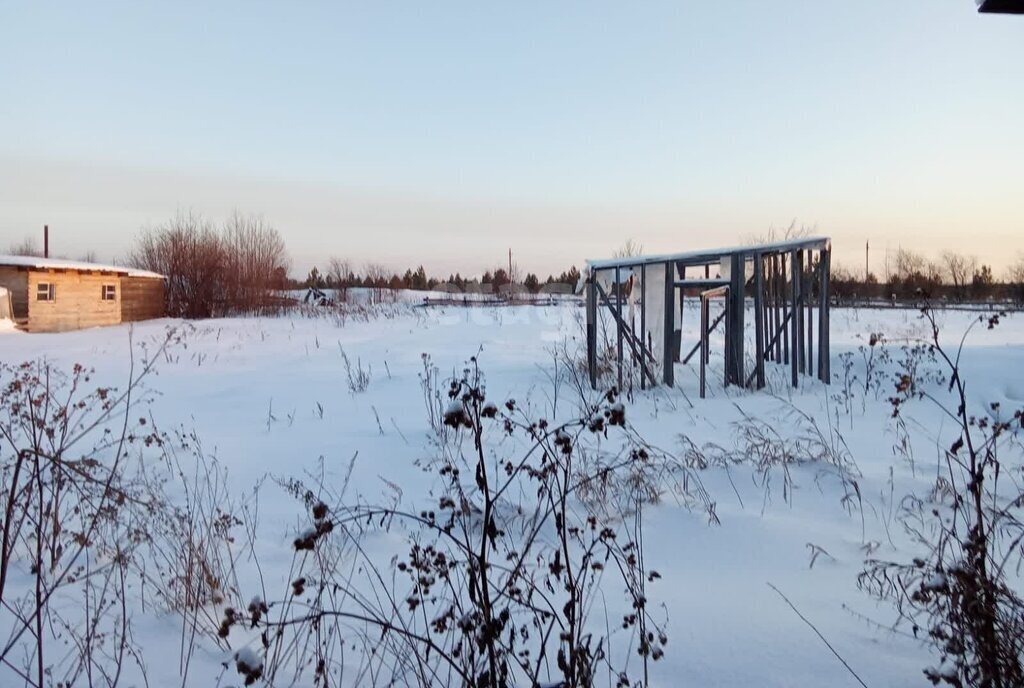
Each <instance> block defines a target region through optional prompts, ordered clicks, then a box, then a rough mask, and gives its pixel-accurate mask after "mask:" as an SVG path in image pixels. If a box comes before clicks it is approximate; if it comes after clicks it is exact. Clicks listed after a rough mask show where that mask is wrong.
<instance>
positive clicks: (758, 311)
mask: <svg viewBox="0 0 1024 688" xmlns="http://www.w3.org/2000/svg"><path fill="white" fill-rule="evenodd" d="M763 261H764V259H763V257H762V256H761V254H760V253H755V254H754V340H755V342H756V349H757V352H756V361H755V363H754V370H755V375H756V376H757V388H758V389H763V388H764V262H763Z"/></svg>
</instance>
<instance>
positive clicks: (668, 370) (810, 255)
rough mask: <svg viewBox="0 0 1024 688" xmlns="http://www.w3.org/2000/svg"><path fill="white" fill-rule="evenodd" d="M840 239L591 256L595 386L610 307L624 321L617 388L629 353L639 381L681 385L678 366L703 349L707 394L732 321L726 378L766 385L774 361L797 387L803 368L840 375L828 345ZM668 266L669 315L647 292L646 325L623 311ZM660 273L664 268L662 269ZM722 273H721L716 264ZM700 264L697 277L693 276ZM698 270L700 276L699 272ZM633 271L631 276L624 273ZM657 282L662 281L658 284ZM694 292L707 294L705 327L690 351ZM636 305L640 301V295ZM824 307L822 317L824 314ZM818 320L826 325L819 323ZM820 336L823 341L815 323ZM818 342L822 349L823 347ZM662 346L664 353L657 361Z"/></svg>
mask: <svg viewBox="0 0 1024 688" xmlns="http://www.w3.org/2000/svg"><path fill="white" fill-rule="evenodd" d="M831 254H832V242H831V240H830V239H829V238H828V237H807V238H800V239H793V240H787V241H780V242H774V243H767V244H758V245H751V246H739V247H733V248H723V249H712V250H702V251H690V252H685V253H674V254H667V255H656V256H630V257H626V258H615V259H611V260H592V261H588V263H587V267H588V274H587V280H586V313H587V364H588V368H589V374H590V384H591V386H593V387H594V389H597V386H598V377H599V375H598V341H599V338H598V335H599V331H598V329H599V327H600V325H601V322H600V319H599V318H598V313H599V311H600V309H601V308H602V307H603V308H605V309H607V311H608V312H609V313H610V314H611V319H612V322H613V324H614V327H615V345H614V346H615V352H614V353H615V364H616V373H617V380H618V385H619V387H620V388H621V387H622V384H623V365H624V360H625V357H626V356H627V355H628V356H629V357H630V362H631V363H632V364H633V365H634V366H636V368H637V369H638V370H639V373H640V385H641V387H646V386H647V384H648V383H649V384H651V385H656V384H658V380H657V377H656V375H655V372H656V368H657V366H659V365H660V367H661V382H663V383H664V384H666V385H668V386H670V387H671V386H674V385H675V364H676V363H677V362H680V361H681V362H682V363H684V364H685V363H688V362H689V361H690V359H691V358H692V357H693V356H694V355H695V354H697V353H699V354H700V391H701V397H703V396H704V394H705V386H706V365H707V363H708V362H709V360H710V344H709V341H710V335H711V333H712V332H713V331H714V330H715V329H716V328H717V327H718V326H719V324H721V323H724V324H725V351H724V358H725V384H726V385H742V386H746V387H756V388H757V389H760V388H763V387H764V386H765V363H766V362H768V361H773V362H775V363H783V364H786V365H788V366H790V370H791V380H792V385H793V386H794V387H797V386H799V381H800V376H801V375H815V374H817V377H818V379H819V380H821V381H822V382H824V383H825V384H829V381H830V380H831V368H830V346H829V345H830V342H829V274H830V263H831ZM652 266H655V267H658V268H660V269H661V270H663V273H664V275H665V278H664V295H665V299H664V312H663V313H651V312H649V309H648V304H646V303H644V302H643V301H645V300H646V299H641V300H640V303H639V310H640V323H639V328H637V323H635V322H633V319H632V318H630V319H629V322H627V317H626V316H625V315H624V312H623V309H624V306H625V304H626V303H627V299H629V298H630V294H629V292H630V291H631V290H632V289H633V288H636V287H637V286H638V285H637V277H639V288H640V290H641V291H640V293H641V294H645V295H646V294H648V293H650V292H649V290H648V284H647V281H648V275H647V273H648V271H649V269H650V268H651V267H652ZM661 270H659V272H661ZM713 270H714V271H715V272H717V273H718V274H716V275H715V277H712V276H711V275H712V271H713ZM688 271H694V272H695V273H696V275H695V276H693V277H690V276H688V275H687V272H688ZM691 274H692V273H691ZM624 275H628V276H629V277H628V281H627V280H626V279H624ZM655 288H657V287H656V286H655ZM687 292H689V293H691V294H695V295H697V296H699V298H700V304H701V325H700V336H699V341H698V342H697V344H696V345H695V346H694V347H693V348H692V349H691V350H690V351H689V353H688V354H687V355H686V356H685V357H682V358H681V357H680V354H681V352H682V327H681V326H682V323H681V322H679V323H677V322H676V309H677V307H678V309H679V313H680V319H681V317H682V313H683V312H684V309H683V307H682V306H683V303H684V299H685V296H686V294H687ZM748 297H749V299H750V300H751V301H752V302H753V304H752V305H753V329H754V342H755V352H754V354H755V355H754V369H753V370H752V371H749V374H748V371H747V370H746V369H745V359H744V337H745V320H746V310H747V301H748ZM717 301H721V302H722V305H723V308H722V312H721V313H720V314H719V315H718V316H717V317H716V318H715V319H714V320H711V304H712V303H713V302H717ZM632 302H633V303H636V299H632ZM815 311H817V315H815ZM652 317H653V318H663V323H664V329H663V330H662V332H663V341H661V342H659V343H658V345H657V346H656V345H655V343H654V342H653V341H652V337H651V335H650V331H649V328H648V323H649V322H651V321H650V320H649V318H652ZM815 318H816V319H817V323H815ZM815 324H817V329H818V336H817V339H815V336H814V329H815V328H814V326H815ZM815 344H817V347H815ZM658 349H660V354H661V360H660V361H658V360H657V359H656V351H657V350H658Z"/></svg>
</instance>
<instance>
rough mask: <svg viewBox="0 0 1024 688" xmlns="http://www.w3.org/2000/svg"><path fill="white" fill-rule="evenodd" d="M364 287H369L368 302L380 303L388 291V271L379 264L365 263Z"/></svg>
mask: <svg viewBox="0 0 1024 688" xmlns="http://www.w3.org/2000/svg"><path fill="white" fill-rule="evenodd" d="M363 276H364V279H365V283H366V286H368V287H370V301H371V302H373V303H380V302H382V301H383V300H384V294H385V292H386V291H387V289H388V269H387V268H386V267H384V266H383V265H381V264H380V263H367V264H366V265H365V266H364V267H363Z"/></svg>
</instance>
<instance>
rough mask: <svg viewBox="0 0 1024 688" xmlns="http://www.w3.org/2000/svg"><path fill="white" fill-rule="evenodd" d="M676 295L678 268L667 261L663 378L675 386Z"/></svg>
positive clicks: (671, 385)
mask: <svg viewBox="0 0 1024 688" xmlns="http://www.w3.org/2000/svg"><path fill="white" fill-rule="evenodd" d="M675 296H676V270H675V265H674V264H673V263H671V262H669V263H665V332H664V333H663V336H664V342H662V344H663V346H662V355H663V356H664V359H665V360H664V370H662V378H663V379H664V380H665V384H666V385H668V386H669V387H673V386H675V384H676V377H675V362H676V356H675V352H674V351H673V349H674V347H673V343H674V342H675V330H676V322H675V320H676V318H675V314H676V309H675Z"/></svg>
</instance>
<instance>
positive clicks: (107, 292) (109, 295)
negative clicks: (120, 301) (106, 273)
mask: <svg viewBox="0 0 1024 688" xmlns="http://www.w3.org/2000/svg"><path fill="white" fill-rule="evenodd" d="M100 295H101V297H102V299H103V300H104V301H117V285H116V284H110V283H106V284H104V285H103V289H102V291H101V294H100Z"/></svg>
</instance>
